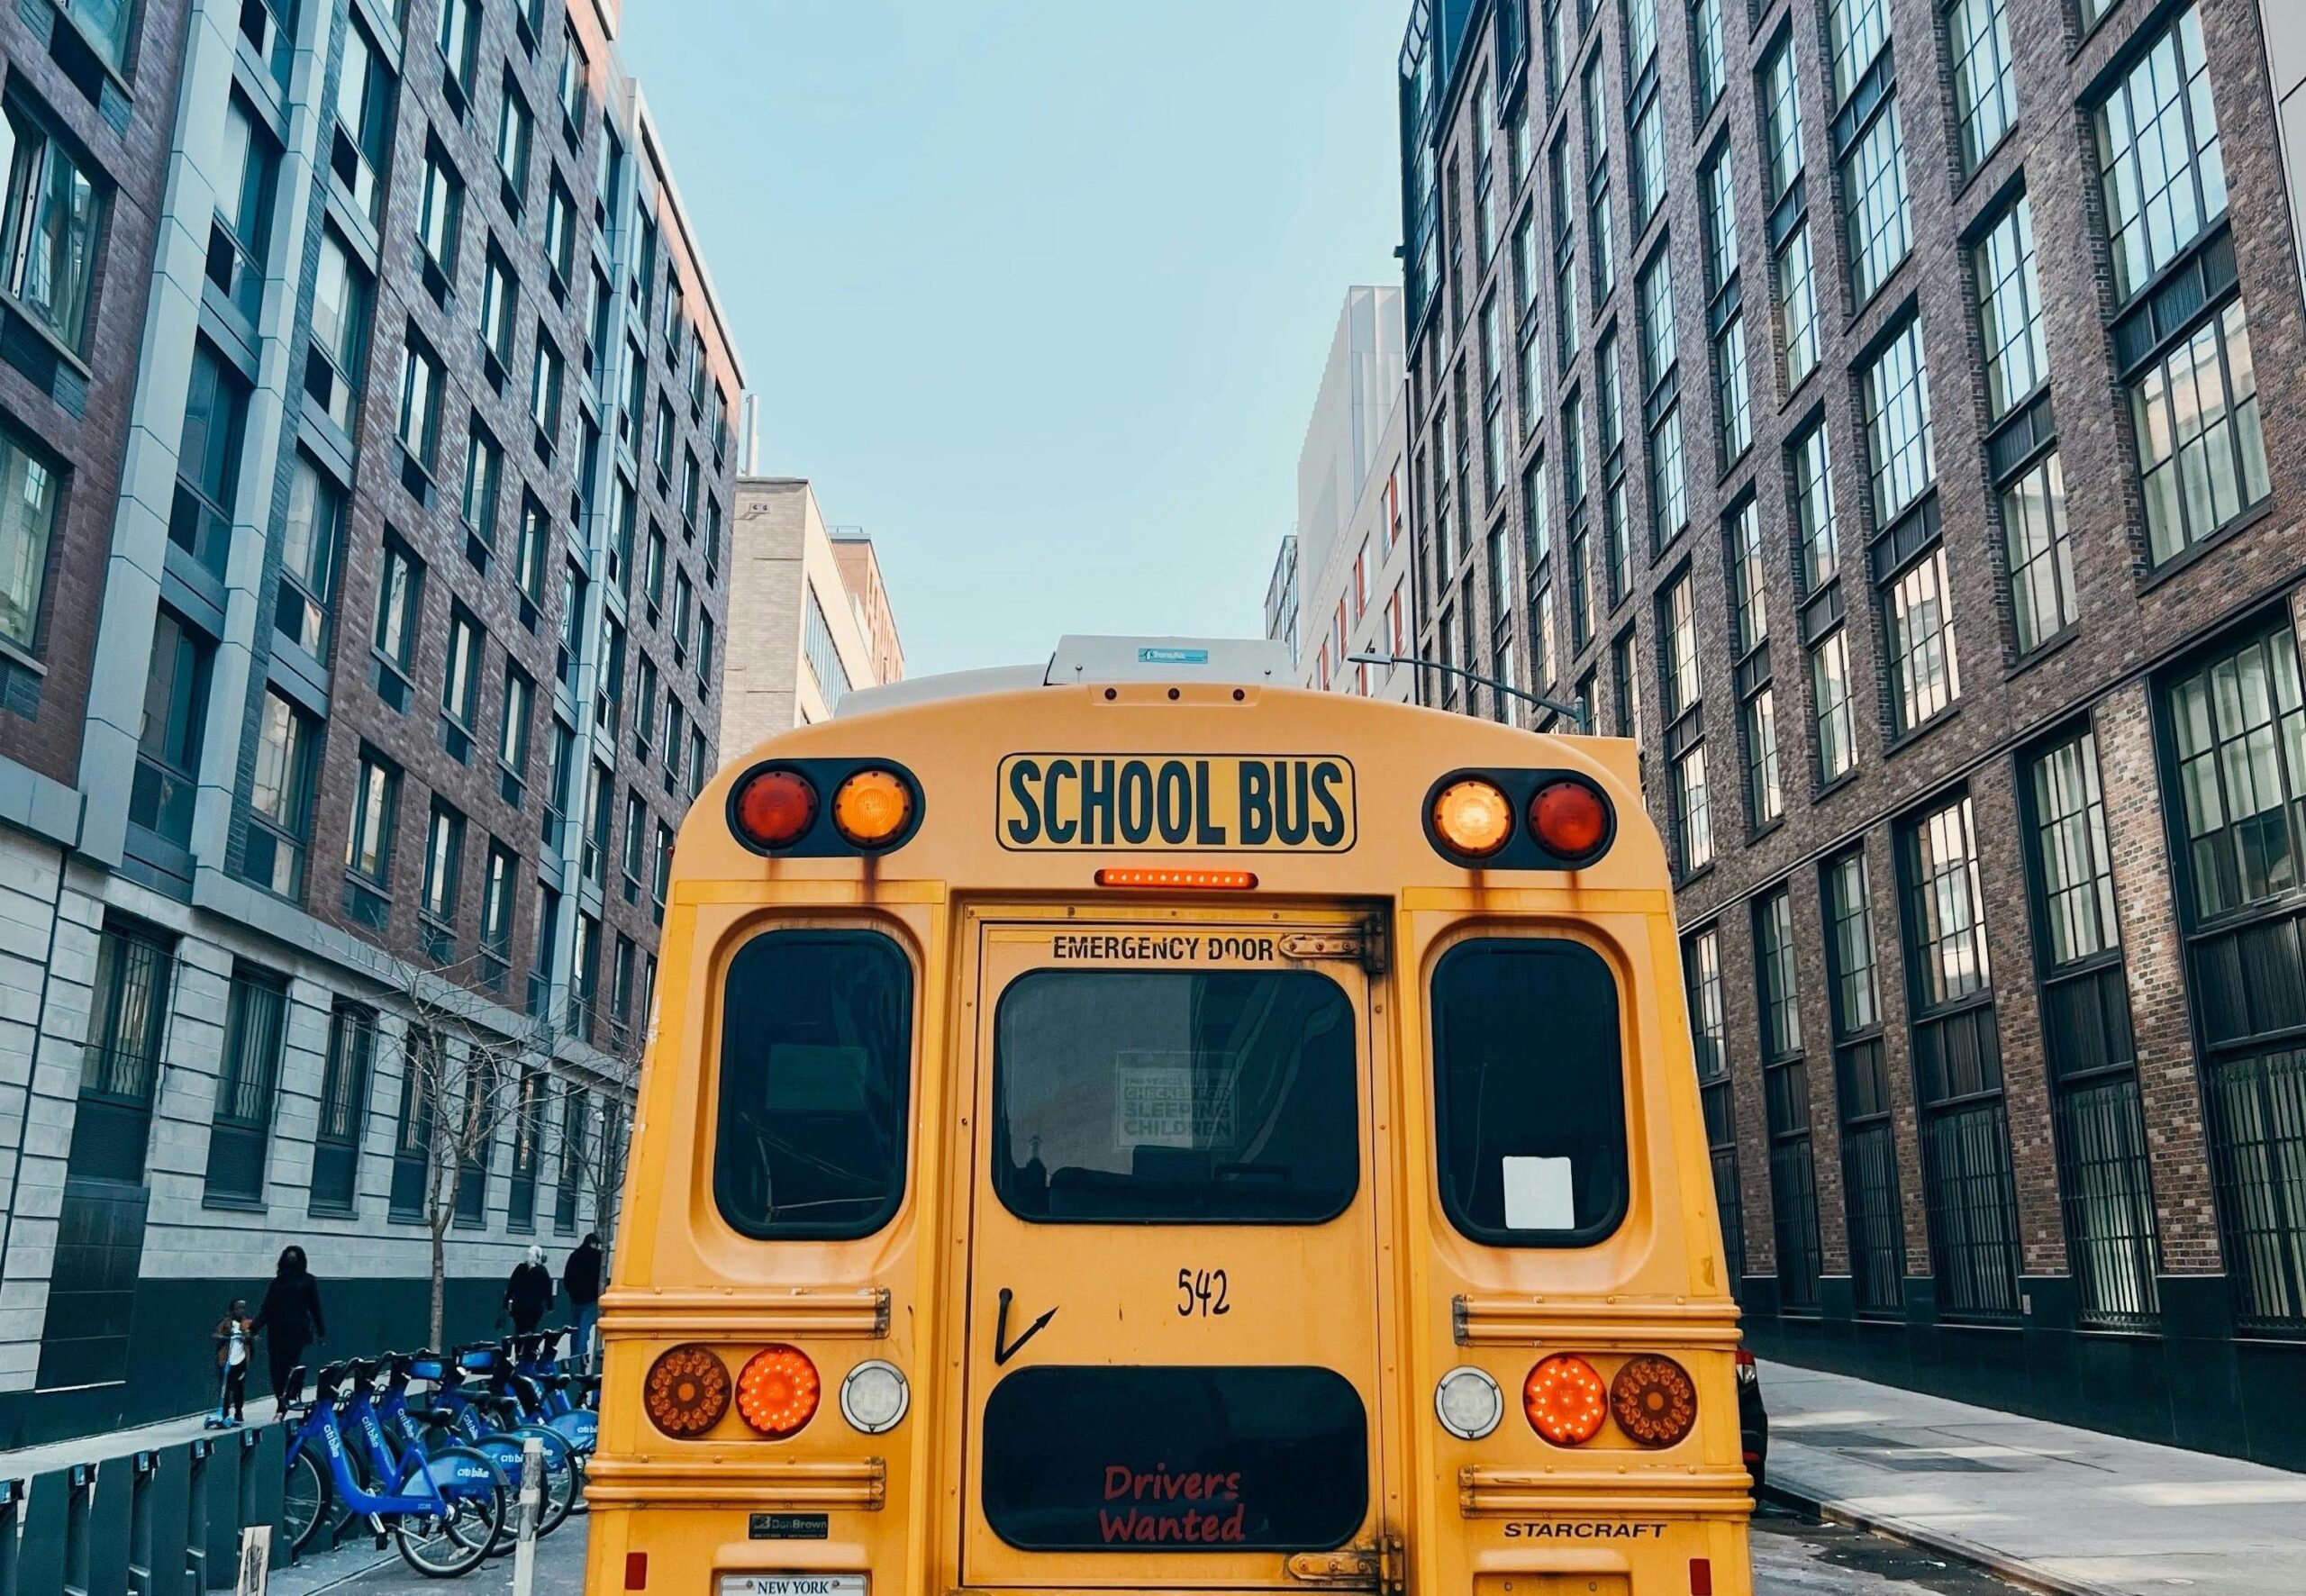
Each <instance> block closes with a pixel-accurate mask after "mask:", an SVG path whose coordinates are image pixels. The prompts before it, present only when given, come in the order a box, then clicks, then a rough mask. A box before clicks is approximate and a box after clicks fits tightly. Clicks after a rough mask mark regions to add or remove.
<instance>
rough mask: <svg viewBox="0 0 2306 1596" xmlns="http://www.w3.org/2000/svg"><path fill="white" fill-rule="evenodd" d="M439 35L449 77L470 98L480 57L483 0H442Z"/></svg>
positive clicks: (443, 60) (442, 55) (441, 59)
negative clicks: (474, 71)
mask: <svg viewBox="0 0 2306 1596" xmlns="http://www.w3.org/2000/svg"><path fill="white" fill-rule="evenodd" d="M436 37H437V38H438V40H439V41H440V61H441V64H442V65H443V66H445V67H446V68H448V72H449V80H450V81H451V82H453V83H454V84H455V85H456V86H457V87H458V89H460V90H461V91H463V94H464V95H465V97H467V98H470V97H471V95H472V75H473V68H474V67H475V66H476V65H477V63H478V61H479V59H480V0H441V4H440V29H439V32H438V33H437V35H436Z"/></svg>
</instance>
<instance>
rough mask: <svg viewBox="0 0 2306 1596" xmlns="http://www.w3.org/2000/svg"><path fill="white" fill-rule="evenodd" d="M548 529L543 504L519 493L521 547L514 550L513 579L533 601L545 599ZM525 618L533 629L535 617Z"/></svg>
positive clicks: (524, 595)
mask: <svg viewBox="0 0 2306 1596" xmlns="http://www.w3.org/2000/svg"><path fill="white" fill-rule="evenodd" d="M551 531H552V529H551V526H550V524H549V521H548V520H547V518H546V512H545V507H544V506H543V505H542V504H540V503H537V502H536V500H535V499H533V498H531V497H530V496H529V495H528V494H522V495H521V541H520V547H519V548H518V549H515V550H514V551H513V582H514V583H515V584H516V585H518V586H519V587H520V590H521V596H522V598H524V599H526V600H528V602H529V603H531V604H532V605H541V604H542V603H544V567H545V553H546V545H547V541H548V540H549V538H550V536H551ZM524 620H525V624H527V625H528V626H529V627H530V629H531V630H534V629H535V625H536V621H535V619H534V617H532V616H530V617H525V618H524Z"/></svg>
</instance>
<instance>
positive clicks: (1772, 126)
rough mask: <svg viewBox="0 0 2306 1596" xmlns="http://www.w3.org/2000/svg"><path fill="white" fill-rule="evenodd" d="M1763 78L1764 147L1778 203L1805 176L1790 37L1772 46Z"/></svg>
mask: <svg viewBox="0 0 2306 1596" xmlns="http://www.w3.org/2000/svg"><path fill="white" fill-rule="evenodd" d="M1761 77H1762V81H1761V90H1760V99H1761V111H1762V146H1763V150H1764V153H1765V156H1766V160H1767V163H1768V164H1767V167H1766V170H1767V173H1768V177H1769V197H1770V202H1771V204H1775V203H1776V202H1777V200H1778V198H1779V196H1781V195H1784V193H1785V191H1786V190H1787V189H1789V188H1791V187H1793V179H1794V178H1796V177H1800V176H1801V175H1802V95H1801V89H1800V86H1799V84H1798V82H1797V80H1796V79H1795V77H1794V72H1793V37H1792V35H1791V34H1788V35H1785V36H1784V37H1782V38H1780V39H1779V40H1778V41H1777V42H1776V43H1775V45H1773V46H1771V48H1770V52H1769V59H1767V60H1766V61H1765V62H1764V63H1763V66H1762V71H1761Z"/></svg>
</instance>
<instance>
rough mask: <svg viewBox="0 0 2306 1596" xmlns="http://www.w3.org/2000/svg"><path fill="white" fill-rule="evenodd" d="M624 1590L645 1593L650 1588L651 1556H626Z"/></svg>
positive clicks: (634, 1553) (628, 1554)
mask: <svg viewBox="0 0 2306 1596" xmlns="http://www.w3.org/2000/svg"><path fill="white" fill-rule="evenodd" d="M624 1588H625V1589H626V1590H628V1591H645V1590H647V1589H648V1588H649V1554H648V1553H646V1552H627V1553H626V1554H625V1555H624Z"/></svg>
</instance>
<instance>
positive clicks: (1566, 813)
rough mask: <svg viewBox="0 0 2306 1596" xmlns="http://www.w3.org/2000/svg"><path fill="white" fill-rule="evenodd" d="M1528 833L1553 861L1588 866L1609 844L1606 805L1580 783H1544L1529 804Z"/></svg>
mask: <svg viewBox="0 0 2306 1596" xmlns="http://www.w3.org/2000/svg"><path fill="white" fill-rule="evenodd" d="M1530 831H1531V832H1532V833H1534V834H1535V835H1536V837H1537V839H1538V840H1539V842H1541V843H1543V844H1544V845H1545V848H1546V851H1547V852H1548V853H1550V854H1552V855H1554V856H1555V857H1557V858H1562V859H1567V860H1572V861H1574V862H1575V863H1578V864H1586V863H1590V862H1591V861H1592V860H1593V859H1594V858H1598V857H1600V856H1601V852H1602V848H1603V846H1604V845H1605V844H1606V843H1607V842H1608V841H1609V838H1610V806H1609V803H1608V801H1607V800H1606V799H1604V798H1603V797H1602V795H1601V793H1597V792H1595V791H1594V790H1593V788H1592V787H1590V786H1588V785H1587V784H1585V783H1584V782H1581V781H1575V780H1569V779H1566V778H1565V779H1564V780H1561V781H1554V782H1548V783H1547V784H1545V785H1544V786H1542V787H1539V789H1538V793H1537V796H1536V797H1534V798H1532V799H1530Z"/></svg>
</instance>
